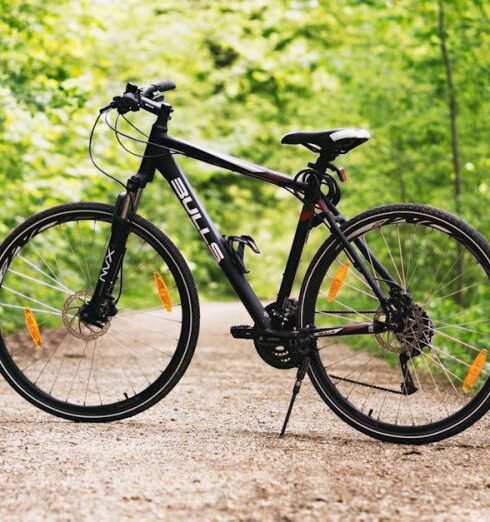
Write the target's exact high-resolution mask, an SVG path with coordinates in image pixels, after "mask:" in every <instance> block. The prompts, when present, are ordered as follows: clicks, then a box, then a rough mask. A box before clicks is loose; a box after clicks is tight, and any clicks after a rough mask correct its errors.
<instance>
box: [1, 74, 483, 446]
mask: <svg viewBox="0 0 490 522" xmlns="http://www.w3.org/2000/svg"><path fill="white" fill-rule="evenodd" d="M173 88H175V84H174V83H173V82H171V81H163V82H160V83H155V84H152V85H149V86H146V87H138V86H136V85H134V84H128V85H127V87H126V91H125V93H124V94H123V95H122V96H117V97H115V98H114V99H113V101H112V102H111V103H110V104H109V105H108V106H107V107H105V108H103V109H101V111H100V114H99V117H98V118H97V121H98V120H99V118H100V117H101V116H102V115H103V116H104V117H105V118H106V121H107V122H108V123H109V125H111V126H112V128H113V129H114V130H115V131H116V135H117V136H118V138H119V139H120V137H121V135H123V136H128V137H132V139H136V140H137V141H141V142H144V143H145V144H146V146H145V152H144V154H143V155H142V161H141V166H140V168H139V170H138V172H137V173H136V174H135V175H133V176H132V177H130V178H129V179H128V180H127V183H126V185H125V192H124V193H122V194H120V195H119V196H118V198H117V201H116V204H115V206H109V205H104V204H101V203H74V204H67V205H60V206H57V207H54V208H50V209H48V210H45V211H43V212H40V213H38V214H36V215H34V216H32V217H30V218H29V219H28V220H27V221H25V222H24V223H23V224H22V225H20V226H19V227H18V228H17V229H15V230H14V231H13V232H12V233H11V234H10V235H9V236H8V238H7V239H6V240H5V241H4V243H3V245H2V246H1V248H0V282H1V288H0V307H1V308H0V310H1V321H2V322H1V329H2V336H1V342H0V370H1V372H2V374H3V375H4V377H5V378H6V379H7V381H8V382H9V383H10V384H11V385H12V386H13V387H14V388H15V390H17V391H18V392H19V393H20V394H21V395H22V396H23V397H25V398H26V399H27V400H28V401H30V402H31V403H33V404H34V405H36V406H38V407H39V408H41V409H43V410H45V411H47V412H49V413H51V414H54V415H58V416H60V417H64V418H68V419H72V420H75V421H89V422H92V421H93V422H99V421H112V420H117V419H122V418H125V417H129V416H131V415H135V414H136V413H139V412H141V411H143V410H145V409H146V408H149V407H150V406H152V405H153V404H155V403H156V402H157V401H159V400H160V399H161V398H163V397H164V396H165V395H166V394H167V393H168V392H169V391H170V390H171V389H172V388H173V387H174V386H175V385H176V383H177V382H178V381H179V379H180V378H181V377H182V375H183V374H184V372H185V370H186V368H187V367H188V365H189V363H190V360H191V357H192V355H193V352H194V348H195V345H196V341H197V337H198V329H199V304H198V296H197V292H196V288H195V285H194V281H193V278H192V275H191V272H190V270H189V268H188V266H187V264H186V263H185V261H184V259H183V257H182V255H181V254H180V252H179V251H178V250H177V248H176V247H175V246H174V245H173V243H172V242H171V241H170V240H169V239H168V237H167V236H166V235H165V234H163V233H162V232H161V231H160V230H159V229H157V228H156V227H155V226H154V225H153V224H151V223H150V222H148V221H147V220H145V219H143V218H142V217H140V216H138V215H137V213H136V211H137V208H138V204H139V202H140V199H141V197H142V194H143V191H144V189H145V188H146V186H147V185H148V183H150V182H152V181H153V178H154V174H155V171H159V172H160V173H161V174H162V175H163V177H164V178H165V179H166V180H167V181H168V183H169V184H170V187H171V189H172V190H173V192H174V193H175V195H176V196H177V198H178V199H179V200H180V202H181V204H182V206H183V207H184V209H185V212H186V213H187V215H188V216H189V218H190V220H191V221H192V223H193V224H194V226H195V227H196V229H197V230H198V232H199V234H200V236H201V238H202V240H203V241H204V243H205V244H206V245H207V247H208V248H209V250H210V251H211V253H212V255H213V256H214V258H215V259H216V262H217V263H218V264H219V266H220V268H221V270H222V271H223V273H224V274H225V276H226V278H227V279H228V281H229V282H230V284H231V286H232V287H233V289H234V290H235V292H236V294H237V295H238V297H239V298H240V300H241V301H242V302H243V304H244V305H245V307H246V309H247V311H248V312H249V314H250V316H251V318H252V319H253V322H254V324H253V326H234V327H233V328H232V329H231V334H232V336H233V337H236V338H241V339H250V340H251V341H253V342H254V344H255V348H256V350H257V352H258V353H259V355H260V356H261V357H262V359H263V360H264V361H265V362H267V363H268V364H270V365H272V366H274V367H275V368H280V369H290V368H297V377H296V381H295V384H294V388H293V394H292V397H291V401H290V407H289V410H288V412H287V416H286V420H285V422H284V426H283V429H282V434H283V433H284V431H285V429H286V424H287V421H288V419H289V415H290V413H291V408H292V406H293V403H294V399H295V397H296V395H297V393H298V391H299V389H300V386H301V382H302V380H303V378H304V377H305V375H306V373H308V374H309V377H310V379H311V381H312V382H313V385H314V386H315V388H316V390H317V391H318V393H319V394H320V396H321V398H322V399H323V400H324V401H325V402H326V403H327V404H328V405H329V406H330V407H331V408H332V409H333V411H334V412H335V413H336V414H337V415H339V416H340V417H341V418H342V419H344V420H345V421H346V422H348V423H349V424H350V425H352V426H353V427H354V428H356V429H358V430H360V431H362V432H364V433H365V434H367V435H370V436H372V437H375V438H377V439H381V440H384V441H391V442H401V443H414V444H420V443H427V442H432V441H437V440H440V439H444V438H446V437H449V436H452V435H454V434H456V433H458V432H460V431H462V430H464V429H465V428H467V427H468V426H470V425H471V424H473V423H474V422H475V421H476V420H477V419H479V418H480V417H482V415H484V413H485V412H487V410H488V409H489V407H490V379H489V363H488V362H487V350H488V346H489V340H490V324H489V322H490V319H489V317H490V313H489V312H490V306H489V303H490V285H489V284H488V278H489V275H490V246H489V244H488V242H487V241H486V240H485V239H484V238H483V237H482V236H481V235H480V234H478V233H477V232H476V231H475V230H474V229H472V228H471V227H470V226H469V225H467V224H466V223H465V222H463V221H462V220H460V219H458V218H457V217H455V216H452V215H451V214H448V213H447V212H444V211H442V210H438V209H435V208H432V207H428V206H425V205H418V204H398V205H387V206H381V207H377V208H374V209H371V210H368V211H366V212H363V213H361V214H359V215H358V216H356V217H355V218H353V219H351V220H347V219H346V218H345V217H344V216H343V215H342V214H341V213H340V211H339V210H338V209H337V204H338V202H339V201H340V196H341V193H340V189H339V184H338V182H337V180H336V177H338V179H339V180H340V181H341V182H344V181H345V180H346V174H345V172H344V171H343V170H342V169H340V168H338V167H336V166H335V165H334V164H333V161H334V160H335V158H336V157H337V156H339V155H340V154H345V153H347V152H349V151H350V150H352V149H353V148H355V147H357V146H359V145H361V144H362V143H364V142H365V141H367V140H368V139H369V137H370V135H369V133H368V132H367V131H365V130H361V129H351V128H338V129H333V130H327V131H322V132H292V133H289V134H287V135H286V136H284V137H283V139H282V143H285V144H291V145H293V144H298V145H303V146H305V147H307V148H308V149H310V150H311V151H312V152H313V153H315V154H316V155H317V156H316V161H314V162H313V163H309V164H308V167H307V168H306V169H304V170H302V171H300V172H299V173H298V174H296V176H294V177H290V176H287V175H284V174H281V173H279V172H275V171H273V170H270V169H267V168H265V167H262V166H259V165H255V164H252V163H250V162H248V161H242V160H239V159H237V158H234V157H232V156H229V155H226V154H221V153H217V152H213V151H211V150H207V149H205V148H203V147H200V146H196V145H193V144H191V143H188V142H186V141H183V140H180V139H177V138H174V137H172V136H170V135H169V134H168V131H167V126H168V122H169V118H170V114H171V112H172V107H171V106H170V105H168V104H167V103H165V102H164V99H163V95H162V93H163V92H165V91H168V90H171V89H173ZM113 109H114V110H115V111H117V113H118V114H117V117H116V120H115V123H111V120H109V119H108V114H109V112H110V111H111V110H113ZM140 109H142V110H145V111H148V112H150V113H152V114H154V115H155V116H156V121H155V123H154V124H153V126H152V129H151V132H150V134H149V136H146V135H145V134H144V133H143V132H142V131H141V130H140V129H138V128H137V127H136V126H135V125H134V124H131V125H133V127H134V129H135V130H136V131H138V133H140V134H139V137H138V138H136V137H134V136H131V135H129V134H125V133H122V132H121V131H120V130H118V128H117V121H118V119H119V118H120V117H122V118H125V119H126V117H125V116H124V115H125V114H126V113H128V112H130V111H138V110H140ZM97 121H96V123H95V124H94V128H93V129H92V134H91V140H90V143H92V137H93V133H94V129H95V126H96V124H97ZM127 121H128V122H129V120H127ZM121 143H122V142H121ZM175 154H183V155H185V156H188V157H191V158H194V159H197V160H199V161H203V162H205V163H209V164H211V165H215V166H217V167H220V168H223V169H226V170H229V171H233V172H236V173H239V174H245V175H247V176H250V177H252V178H255V179H258V180H262V181H266V182H269V183H272V184H274V185H277V186H279V187H282V188H284V189H286V190H288V191H289V192H291V193H292V194H293V195H294V196H295V198H296V199H298V200H299V201H300V202H301V204H302V208H301V212H300V216H299V221H298V224H297V228H296V232H295V235H294V240H293V244H292V247H291V252H290V254H289V257H288V260H287V264H286V268H285V271H284V275H283V278H282V282H281V285H280V288H279V291H278V294H277V299H276V301H275V302H274V303H271V304H269V305H267V306H265V307H264V306H263V305H262V304H261V302H260V301H259V299H258V298H257V296H256V295H255V293H254V292H253V290H252V288H251V287H250V285H249V283H248V282H247V279H246V278H245V274H246V273H247V268H246V265H245V259H244V252H245V249H246V247H249V248H250V249H251V250H252V251H253V252H255V253H259V250H258V248H257V246H256V244H255V242H254V240H253V239H252V238H251V237H250V236H222V235H220V233H219V232H218V230H217V229H216V226H215V225H214V224H213V222H212V220H211V219H210V217H209V216H208V214H207V213H206V210H205V209H204V207H203V205H202V204H201V202H200V201H199V199H198V198H197V195H196V194H195V192H194V190H193V189H192V187H191V185H190V183H189V181H188V180H187V178H186V177H185V175H184V174H183V172H182V171H181V170H180V169H179V167H178V165H177V163H176V161H175V159H174V155H175ZM318 226H326V227H327V228H328V230H329V231H330V234H329V237H327V239H326V240H325V242H324V243H323V244H322V246H321V247H320V248H319V250H318V252H317V253H316V255H315V256H314V258H313V260H312V261H311V264H310V266H309V268H308V271H307V273H306V276H305V277H304V280H303V282H302V286H301V291H300V294H299V298H298V299H293V298H292V297H291V292H292V288H293V282H294V280H295V276H296V272H297V269H298V265H299V261H300V258H301V254H302V251H303V249H304V246H305V244H306V241H307V237H308V234H309V232H310V231H311V230H312V229H313V228H314V227H318ZM339 337H342V342H340V343H339V342H338V338H339Z"/></svg>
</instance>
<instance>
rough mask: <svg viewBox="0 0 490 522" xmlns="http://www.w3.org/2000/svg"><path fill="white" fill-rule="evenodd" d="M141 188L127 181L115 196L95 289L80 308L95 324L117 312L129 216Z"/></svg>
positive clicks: (134, 206)
mask: <svg viewBox="0 0 490 522" xmlns="http://www.w3.org/2000/svg"><path fill="white" fill-rule="evenodd" d="M142 190H143V189H142V188H141V187H140V188H138V187H136V186H134V185H132V184H131V183H128V190H127V192H126V193H123V194H119V196H118V197H117V200H116V204H115V208H114V214H113V221H112V227H111V236H110V238H109V243H108V245H107V248H106V251H105V255H104V259H103V261H102V266H101V268H100V272H99V275H98V278H97V283H96V285H95V289H94V293H93V295H92V297H91V299H90V301H89V302H88V303H87V305H86V306H85V307H83V309H82V310H81V312H80V317H81V318H82V319H83V320H84V321H86V322H88V323H90V324H95V325H100V323H104V322H105V321H106V320H107V317H108V316H113V315H115V314H116V313H117V308H116V303H115V299H114V296H113V295H112V292H113V291H114V287H115V286H116V282H117V279H118V276H119V273H120V270H121V266H122V263H123V259H124V255H125V253H126V242H127V239H128V236H129V216H130V214H131V213H132V212H134V211H136V208H137V206H138V203H139V200H140V197H141V193H142Z"/></svg>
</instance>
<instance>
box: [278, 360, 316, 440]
mask: <svg viewBox="0 0 490 522" xmlns="http://www.w3.org/2000/svg"><path fill="white" fill-rule="evenodd" d="M309 366H310V358H309V357H308V356H306V357H303V360H302V361H301V364H300V365H299V368H298V373H297V374H296V382H295V383H294V386H293V394H292V395H291V400H290V401H289V408H288V412H287V413H286V418H285V419H284V424H283V425H282V429H281V433H280V434H279V438H282V437H284V434H285V433H286V428H287V425H288V422H289V417H290V416H291V411H292V410H293V406H294V401H295V400H296V395H298V393H299V390H300V388H301V383H302V382H303V379H304V378H305V375H306V372H307V371H308V368H309Z"/></svg>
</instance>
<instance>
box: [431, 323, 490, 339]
mask: <svg viewBox="0 0 490 522" xmlns="http://www.w3.org/2000/svg"><path fill="white" fill-rule="evenodd" d="M433 322H434V323H442V324H443V325H444V326H437V331H439V330H443V329H447V328H456V329H457V330H463V331H465V332H471V333H476V334H479V335H484V334H485V332H482V331H480V330H473V329H472V328H465V327H464V326H461V325H458V324H450V323H445V322H444V321H438V320H437V319H434V320H433ZM472 322H474V323H477V322H488V319H481V320H480V321H472ZM461 324H470V323H461Z"/></svg>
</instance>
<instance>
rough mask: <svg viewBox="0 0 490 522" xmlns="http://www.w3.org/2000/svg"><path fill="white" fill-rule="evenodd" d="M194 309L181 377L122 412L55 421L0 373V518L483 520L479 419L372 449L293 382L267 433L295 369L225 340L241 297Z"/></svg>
mask: <svg viewBox="0 0 490 522" xmlns="http://www.w3.org/2000/svg"><path fill="white" fill-rule="evenodd" d="M202 308H203V310H202V315H203V317H202V329H201V337H200V342H199V345H198V348H197V351H196V355H195V357H194V360H193V362H192V363H191V366H190V368H189V370H188V372H187V374H186V375H185V376H184V378H183V379H182V381H181V382H180V383H179V384H178V385H177V387H176V388H175V389H174V390H173V391H172V392H171V394H170V395H169V396H168V397H167V398H166V399H164V400H163V401H162V402H160V403H159V404H158V405H157V406H155V407H153V408H152V409H150V410H149V411H147V412H145V413H143V414H141V415H139V416H137V417H134V418H132V419H129V420H126V421H123V422H118V423H113V424H104V425H87V424H75V423H71V422H68V421H63V420H60V419H56V418H55V417H51V416H48V415H47V414H44V413H42V412H40V411H38V410H36V409H35V408H34V407H32V406H31V405H29V404H28V403H27V402H25V401H24V400H23V399H21V398H20V397H18V396H17V395H16V394H15V393H14V392H13V391H12V390H11V389H10V387H9V386H8V385H7V384H6V383H5V382H3V381H1V382H0V459H1V466H0V484H1V486H0V488H1V489H0V495H1V502H0V518H1V519H2V520H48V519H49V520H84V519H94V520H95V519H96V520H129V519H140V520H141V519H145V520H156V519H160V520H172V521H175V520H186V521H187V520H196V521H197V520H199V521H201V520H203V521H207V520H243V521H245V520H247V521H248V520H250V521H252V520H271V521H272V520H274V521H275V520H278V521H296V520H298V521H299V520H301V521H309V520H342V521H345V520H366V521H367V520H369V521H371V520H397V521H398V520H414V519H417V520H437V521H443V520H458V521H459V520H471V521H476V520H490V473H489V471H490V465H489V463H490V430H489V428H490V416H487V418H486V419H484V420H483V421H480V422H479V423H478V424H477V425H476V426H475V427H473V428H471V429H470V430H468V431H467V432H465V433H463V434H461V435H459V436H458V437H456V438H454V439H451V440H449V441H445V442H441V443H437V444H434V445H431V446H424V447H404V446H393V445H387V444H381V443H379V442H376V441H374V440H370V439H368V438H367V437H365V436H363V435H361V434H359V433H357V432H355V431H354V430H352V429H351V428H349V427H348V426H346V425H344V424H343V423H342V422H341V421H340V420H338V419H337V418H336V417H335V416H334V415H333V414H332V413H330V412H329V411H328V410H327V407H326V406H325V404H324V403H323V402H321V401H320V399H319V398H317V396H316V393H315V392H314V390H313V388H312V386H311V385H310V384H309V383H305V386H304V387H303V389H302V392H301V395H300V398H299V399H298V402H297V406H296V407H295V410H294V411H293V415H292V418H291V422H290V427H289V433H288V435H287V437H286V438H285V439H282V440H279V439H278V438H277V432H278V430H279V428H280V426H281V423H282V420H283V417H284V414H285V410H286V407H287V402H288V399H289V393H290V389H291V386H292V383H293V373H291V371H287V372H281V371H278V370H274V369H273V368H270V367H268V366H266V365H265V363H263V362H262V361H261V360H260V359H259V357H258V355H256V353H255V351H254V349H253V346H252V345H251V343H249V342H247V341H238V340H234V339H232V338H231V337H230V336H229V334H228V330H229V326H230V325H232V324H243V323H247V322H248V321H247V319H246V315H245V313H244V312H243V310H242V308H241V305H237V304H234V303H226V304H209V303H208V304H204V305H203V307H202Z"/></svg>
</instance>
